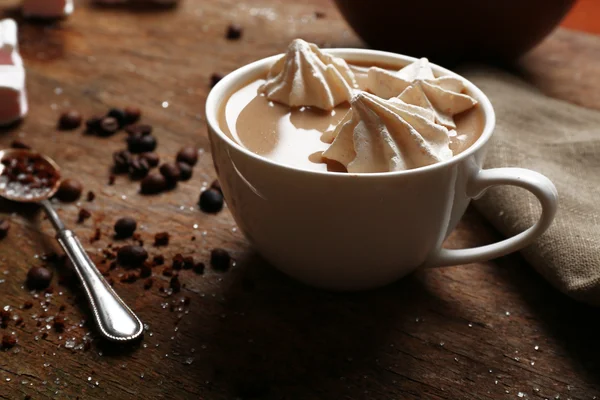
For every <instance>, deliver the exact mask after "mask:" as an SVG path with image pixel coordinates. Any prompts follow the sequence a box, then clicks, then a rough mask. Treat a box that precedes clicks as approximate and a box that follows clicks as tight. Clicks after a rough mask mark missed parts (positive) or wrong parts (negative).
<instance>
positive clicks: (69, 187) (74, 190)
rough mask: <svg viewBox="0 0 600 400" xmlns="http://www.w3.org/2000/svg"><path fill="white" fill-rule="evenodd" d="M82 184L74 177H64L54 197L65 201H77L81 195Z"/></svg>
mask: <svg viewBox="0 0 600 400" xmlns="http://www.w3.org/2000/svg"><path fill="white" fill-rule="evenodd" d="M82 190H83V186H81V183H79V181H76V180H75V179H65V180H64V181H62V182H61V183H60V186H59V187H58V192H56V198H58V199H59V200H60V201H62V202H65V203H71V202H74V201H77V200H78V199H79V197H81V192H82Z"/></svg>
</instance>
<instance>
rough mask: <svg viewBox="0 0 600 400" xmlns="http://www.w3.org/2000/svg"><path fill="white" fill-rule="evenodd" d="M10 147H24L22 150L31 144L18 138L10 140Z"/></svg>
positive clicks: (28, 147)
mask: <svg viewBox="0 0 600 400" xmlns="http://www.w3.org/2000/svg"><path fill="white" fill-rule="evenodd" d="M10 147H12V148H13V149H24V150H30V149H31V146H29V145H28V144H26V143H24V142H22V141H20V140H13V141H12V142H10Z"/></svg>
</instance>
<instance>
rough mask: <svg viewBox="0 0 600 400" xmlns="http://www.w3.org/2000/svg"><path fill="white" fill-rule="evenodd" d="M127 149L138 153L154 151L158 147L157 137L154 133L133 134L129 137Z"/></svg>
mask: <svg viewBox="0 0 600 400" xmlns="http://www.w3.org/2000/svg"><path fill="white" fill-rule="evenodd" d="M127 149H128V150H129V151H130V152H132V153H136V154H139V153H147V152H151V151H154V150H155V149H156V138H155V137H154V136H152V135H141V134H134V135H131V136H129V137H127Z"/></svg>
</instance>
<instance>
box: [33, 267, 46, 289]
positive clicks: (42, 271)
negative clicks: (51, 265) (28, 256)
mask: <svg viewBox="0 0 600 400" xmlns="http://www.w3.org/2000/svg"><path fill="white" fill-rule="evenodd" d="M51 280H52V271H50V270H49V269H47V268H44V267H31V268H30V269H29V272H27V286H28V287H29V288H30V289H45V288H47V287H48V285H50V281H51Z"/></svg>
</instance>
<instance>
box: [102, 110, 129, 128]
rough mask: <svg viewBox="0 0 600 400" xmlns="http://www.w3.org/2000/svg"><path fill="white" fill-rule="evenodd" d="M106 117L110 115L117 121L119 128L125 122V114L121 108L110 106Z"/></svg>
mask: <svg viewBox="0 0 600 400" xmlns="http://www.w3.org/2000/svg"><path fill="white" fill-rule="evenodd" d="M107 116H108V117H112V118H114V119H115V120H116V121H117V124H118V125H119V128H122V127H124V126H125V124H126V123H127V114H126V113H125V110H123V109H122V108H111V109H110V110H109V111H108V114H107Z"/></svg>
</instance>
